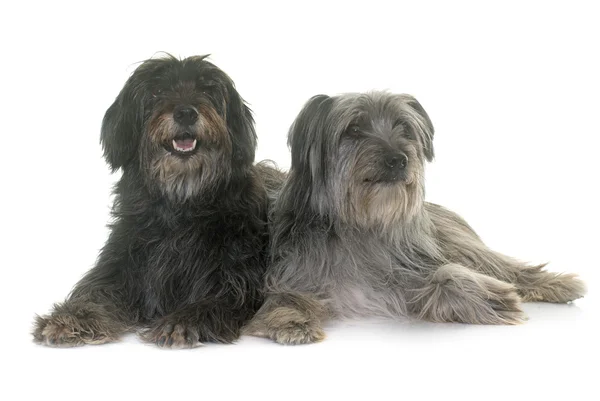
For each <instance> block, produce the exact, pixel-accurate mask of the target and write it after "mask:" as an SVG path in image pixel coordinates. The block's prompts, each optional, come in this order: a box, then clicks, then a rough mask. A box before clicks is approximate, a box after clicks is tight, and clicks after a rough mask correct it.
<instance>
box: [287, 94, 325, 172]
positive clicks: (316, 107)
mask: <svg viewBox="0 0 600 401" xmlns="http://www.w3.org/2000/svg"><path fill="white" fill-rule="evenodd" d="M332 104H333V98H331V97H329V96H327V95H317V96H313V97H312V98H311V99H310V100H309V101H308V102H307V103H306V104H305V105H304V107H303V108H302V110H301V111H300V113H299V114H298V117H296V120H294V123H293V124H292V126H291V128H290V133H289V135H288V146H289V147H290V148H291V152H292V169H293V170H295V171H296V172H299V173H306V172H308V171H310V173H311V177H310V178H311V179H312V181H313V183H322V179H323V178H324V174H325V170H326V169H327V166H326V165H325V162H326V160H324V150H325V149H324V147H325V146H326V140H325V136H324V131H325V130H326V128H327V123H328V116H329V112H330V111H331V106H332Z"/></svg>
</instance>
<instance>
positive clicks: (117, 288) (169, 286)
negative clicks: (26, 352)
mask: <svg viewBox="0 0 600 401" xmlns="http://www.w3.org/2000/svg"><path fill="white" fill-rule="evenodd" d="M206 57H207V56H193V57H189V58H185V59H182V60H180V59H177V58H175V57H173V56H170V55H166V56H165V57H160V58H153V59H149V60H147V61H145V62H143V63H142V64H140V65H139V66H138V68H137V69H136V70H135V71H134V73H133V74H132V75H131V77H130V78H129V79H128V80H127V82H126V83H125V86H124V87H123V89H122V90H121V92H120V93H119V95H118V96H117V98H116V100H115V101H114V103H113V104H112V105H111V106H110V108H108V110H107V111H106V114H105V116H104V119H103V122H102V130H101V144H102V147H103V150H104V157H105V159H106V161H107V162H108V164H109V165H110V167H111V168H112V170H113V172H114V171H115V170H118V169H121V170H122V176H121V178H120V180H119V181H118V183H117V184H116V186H115V195H116V196H115V200H114V206H113V216H114V222H113V223H112V224H111V226H110V230H111V231H110V236H109V238H108V240H107V242H106V244H105V245H104V247H103V248H102V250H101V252H100V255H99V257H98V260H97V263H96V265H95V267H93V268H92V269H91V270H90V271H89V272H88V273H87V274H86V275H85V276H84V277H83V278H82V279H81V281H79V282H78V283H77V284H76V285H75V287H74V289H73V290H72V292H71V294H70V295H69V296H68V297H67V299H66V300H65V301H64V302H63V303H59V304H56V305H55V306H54V309H53V310H52V311H51V313H50V314H49V315H47V316H43V317H40V316H37V318H36V321H35V325H34V331H33V337H34V340H35V341H36V342H38V343H40V344H44V345H48V346H54V347H71V346H79V345H84V344H103V343H107V342H110V341H115V340H117V339H118V338H119V337H120V336H121V335H122V334H123V333H125V332H129V331H137V332H138V333H139V334H140V336H141V338H142V339H143V340H145V341H148V342H150V343H154V344H156V345H158V346H159V347H163V348H193V347H197V346H199V345H200V344H202V343H203V342H217V343H231V342H233V341H234V340H236V339H237V338H238V336H239V334H240V329H241V327H242V326H243V324H244V323H245V322H247V321H248V320H249V319H250V317H251V316H252V315H253V314H254V313H255V311H256V310H257V309H258V307H259V306H260V304H261V302H262V286H263V280H264V271H265V267H266V257H267V253H268V249H267V244H268V231H267V208H268V191H269V190H270V187H269V183H273V184H272V185H275V184H274V183H275V182H276V181H277V180H280V176H279V175H278V174H277V173H276V171H275V170H273V169H271V168H270V167H269V166H267V165H254V164H253V162H254V153H255V148H256V141H257V138H256V133H255V128H254V120H253V116H252V113H251V110H250V109H249V108H248V106H247V105H246V103H245V102H244V100H243V99H242V98H241V97H240V95H239V94H238V92H237V90H236V89H235V86H234V83H233V81H232V80H231V78H230V77H229V76H227V75H226V74H225V73H224V72H223V71H222V70H220V69H219V68H217V67H216V66H215V65H214V64H212V63H210V62H209V61H207V60H206Z"/></svg>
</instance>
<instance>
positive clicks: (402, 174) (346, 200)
mask: <svg viewBox="0 0 600 401" xmlns="http://www.w3.org/2000/svg"><path fill="white" fill-rule="evenodd" d="M432 140H433V126H432V124H431V120H430V119H429V117H428V116H427V113H426V112H425V110H424V109H423V107H422V106H421V105H420V104H419V102H417V100H416V99H415V98H414V97H412V96H409V95H394V94H389V93H386V92H371V93H366V94H345V95H341V96H335V97H330V96H326V95H318V96H315V97H313V98H312V99H310V100H309V101H308V103H307V104H306V105H305V106H304V108H303V109H302V111H301V112H300V114H299V115H298V117H297V118H296V120H295V122H294V123H293V125H292V127H291V129H290V134H289V138H288V142H289V145H290V147H291V151H292V166H291V169H290V181H291V182H292V183H293V184H295V185H296V186H297V188H296V191H295V194H296V195H295V196H297V200H296V201H295V204H296V208H298V207H300V208H302V206H304V207H305V208H309V209H310V210H311V211H312V212H313V213H317V214H320V215H324V216H328V217H329V218H330V219H332V220H340V221H342V222H344V223H346V224H351V225H357V226H359V227H362V228H370V227H373V226H375V225H379V226H382V225H383V226H387V225H388V224H393V223H395V222H398V221H399V220H402V219H410V218H412V217H414V215H415V214H416V213H417V212H418V210H419V208H420V207H421V205H422V202H423V194H424V191H423V171H424V165H425V162H426V161H431V160H432V159H433V155H434V154H433V144H432ZM293 184H292V185H293ZM300 194H302V195H304V196H300ZM303 203H304V205H302V204H303Z"/></svg>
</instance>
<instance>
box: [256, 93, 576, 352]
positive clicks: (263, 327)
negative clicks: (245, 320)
mask: <svg viewBox="0 0 600 401" xmlns="http://www.w3.org/2000/svg"><path fill="white" fill-rule="evenodd" d="M289 144H290V146H291V151H292V166H291V169H290V173H289V176H288V179H287V182H286V183H285V186H284V188H283V189H282V190H281V193H280V195H279V197H278V199H277V201H276V203H275V205H274V207H273V212H272V229H271V241H272V245H271V257H272V263H271V264H270V266H269V269H268V272H267V291H268V296H267V298H266V300H265V304H264V305H263V307H262V308H261V309H260V311H259V312H258V314H257V315H256V316H255V318H254V319H253V320H252V322H251V323H250V324H249V326H248V327H247V329H246V331H247V333H249V334H255V335H261V336H266V337H269V338H271V339H273V340H275V341H277V342H279V343H282V344H302V343H309V342H314V341H319V340H321V339H323V338H324V332H323V330H322V324H323V322H324V321H326V320H327V319H331V318H341V317H356V316H358V317H361V316H373V315H379V316H387V317H393V318H397V317H400V316H412V317H416V318H421V319H425V320H429V321H435V322H462V323H477V324H515V323H519V322H521V321H522V319H523V318H524V315H523V313H522V311H521V309H520V307H519V305H520V302H521V300H525V301H548V302H568V301H571V300H573V299H576V298H579V297H581V296H583V294H584V293H585V287H584V285H583V283H582V282H581V281H580V280H578V279H577V278H576V277H574V275H570V274H567V275H560V274H556V273H550V272H547V271H545V270H543V266H531V265H527V264H525V263H521V262H518V261H516V260H514V259H512V258H510V257H507V256H504V255H502V254H499V253H497V252H494V251H492V250H490V249H489V248H487V247H486V246H485V244H484V243H483V242H482V241H481V240H480V239H479V237H478V236H477V234H476V233H475V232H474V231H473V230H472V229H471V227H469V225H468V224H467V223H466V222H465V221H464V220H463V219H462V218H461V217H460V216H458V215H456V214H455V213H453V212H451V211H449V210H446V209H444V208H443V207H441V206H437V205H433V204H431V203H427V202H425V201H424V194H425V189H424V168H425V163H426V162H428V161H431V160H432V159H433V156H434V151H433V125H432V123H431V120H430V119H429V117H428V115H427V113H426V112H425V110H424V109H423V107H421V105H420V104H419V102H417V101H416V99H414V98H413V97H412V96H408V95H392V94H388V93H381V92H374V93H368V94H347V95H342V96H337V97H329V96H325V95H319V96H315V97H314V98H312V99H311V100H310V101H309V102H308V103H307V104H306V106H305V107H304V109H303V110H302V111H301V112H300V114H299V115H298V117H297V118H296V121H295V122H294V124H293V126H292V128H291V129H290V135H289Z"/></svg>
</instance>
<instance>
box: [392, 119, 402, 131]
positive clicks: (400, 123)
mask: <svg viewBox="0 0 600 401" xmlns="http://www.w3.org/2000/svg"><path fill="white" fill-rule="evenodd" d="M393 127H394V128H401V129H404V121H402V120H401V119H398V120H396V121H394V125H393Z"/></svg>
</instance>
